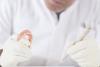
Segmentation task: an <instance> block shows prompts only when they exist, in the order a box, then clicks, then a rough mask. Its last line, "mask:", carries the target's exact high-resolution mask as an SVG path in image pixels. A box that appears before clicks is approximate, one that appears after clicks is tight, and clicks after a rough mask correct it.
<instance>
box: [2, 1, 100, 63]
mask: <svg viewBox="0 0 100 67" xmlns="http://www.w3.org/2000/svg"><path fill="white" fill-rule="evenodd" d="M99 3H100V0H76V2H75V3H74V4H73V5H72V6H70V7H69V8H68V9H67V10H65V11H64V12H63V13H62V14H61V15H60V19H59V21H58V20H57V16H56V14H55V13H54V12H52V11H49V10H48V8H47V7H46V6H45V3H44V1H43V0H1V3H0V35H2V36H1V37H0V43H1V45H0V46H1V47H2V46H3V45H2V44H3V43H4V42H5V41H6V40H7V39H8V37H9V36H11V35H12V34H16V33H18V32H19V31H21V30H23V29H30V30H31V31H32V34H33V44H32V47H31V48H32V50H31V51H32V54H33V55H34V56H40V57H43V58H49V59H50V60H51V59H52V60H56V61H59V60H62V58H63V57H64V54H65V53H66V51H65V50H66V49H67V48H68V47H70V44H72V43H73V42H75V41H78V40H79V39H80V37H81V35H82V34H84V30H86V29H87V28H88V27H90V28H91V30H90V31H89V33H88V34H87V35H86V37H92V38H94V39H95V40H96V41H97V42H98V43H99V39H100V35H99V27H100V26H99V25H100V23H99V22H100V19H99V18H100V13H99V10H100V5H99ZM98 46H100V45H98ZM48 62H49V61H48Z"/></svg>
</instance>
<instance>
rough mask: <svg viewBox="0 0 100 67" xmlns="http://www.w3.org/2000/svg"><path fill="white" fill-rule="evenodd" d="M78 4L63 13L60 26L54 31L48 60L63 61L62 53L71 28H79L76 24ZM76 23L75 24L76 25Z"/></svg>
mask: <svg viewBox="0 0 100 67" xmlns="http://www.w3.org/2000/svg"><path fill="white" fill-rule="evenodd" d="M76 6H77V3H75V4H74V5H73V6H71V7H70V8H69V9H68V10H66V11H65V12H63V13H62V15H61V17H60V18H61V19H60V21H59V24H58V25H57V27H56V28H55V30H54V31H53V36H52V38H51V41H50V43H49V51H48V52H49V55H48V58H53V59H56V60H61V56H62V52H63V50H64V46H65V40H66V37H67V35H68V34H69V32H70V30H72V28H71V27H73V26H74V27H77V26H78V25H77V26H76V25H75V24H77V23H76V20H77V19H76V18H75V17H76V8H77V7H76ZM74 22H75V23H74Z"/></svg>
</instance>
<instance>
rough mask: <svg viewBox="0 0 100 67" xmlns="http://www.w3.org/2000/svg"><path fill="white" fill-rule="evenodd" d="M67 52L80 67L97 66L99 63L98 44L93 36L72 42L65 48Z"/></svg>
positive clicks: (99, 52)
mask: <svg viewBox="0 0 100 67" xmlns="http://www.w3.org/2000/svg"><path fill="white" fill-rule="evenodd" d="M67 54H68V55H69V56H70V57H71V58H72V59H73V60H75V61H76V62H77V63H78V64H79V65H80V67H99V65H100V51H99V48H98V44H97V43H96V41H95V39H93V38H88V39H85V40H83V41H80V42H78V43H76V44H74V45H73V46H71V47H70V48H69V49H67Z"/></svg>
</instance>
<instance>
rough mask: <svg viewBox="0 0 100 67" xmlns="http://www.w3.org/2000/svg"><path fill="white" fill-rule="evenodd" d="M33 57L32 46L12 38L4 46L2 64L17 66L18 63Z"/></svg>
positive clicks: (0, 60)
mask: <svg viewBox="0 0 100 67" xmlns="http://www.w3.org/2000/svg"><path fill="white" fill-rule="evenodd" d="M31 57H32V54H31V51H30V48H28V47H27V46H25V45H22V44H21V43H20V42H18V41H16V40H14V39H12V38H10V39H9V40H8V41H7V42H6V43H5V46H4V48H3V53H2V55H1V57H0V65H2V66H3V67H15V66H17V64H18V63H20V62H23V61H26V60H28V59H30V58H31Z"/></svg>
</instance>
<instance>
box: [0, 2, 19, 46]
mask: <svg viewBox="0 0 100 67" xmlns="http://www.w3.org/2000/svg"><path fill="white" fill-rule="evenodd" d="M19 2H20V0H0V48H2V47H3V44H4V43H5V41H6V40H7V39H8V37H9V36H11V35H12V34H13V20H14V16H15V14H16V12H17V10H18V9H17V7H19V4H20V3H19Z"/></svg>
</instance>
